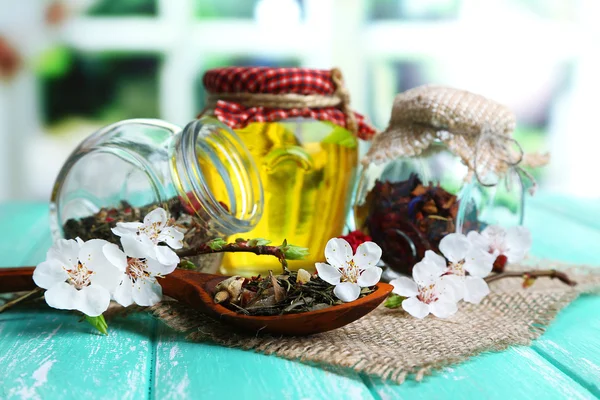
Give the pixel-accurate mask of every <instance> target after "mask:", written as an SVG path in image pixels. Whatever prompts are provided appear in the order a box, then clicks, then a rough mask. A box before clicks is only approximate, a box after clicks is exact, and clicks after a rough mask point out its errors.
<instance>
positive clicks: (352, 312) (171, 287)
mask: <svg viewBox="0 0 600 400" xmlns="http://www.w3.org/2000/svg"><path fill="white" fill-rule="evenodd" d="M33 269H34V268H31V267H24V268H0V293H6V292H18V291H26V290H33V289H34V288H35V284H34V283H33V279H32V275H33ZM226 278H227V276H223V275H211V274H203V273H200V272H194V271H187V270H181V269H177V270H175V271H174V272H173V273H172V274H170V275H167V276H166V277H165V278H164V279H161V281H160V284H161V286H162V287H163V293H164V294H165V295H167V296H169V297H172V298H174V299H177V300H179V301H180V302H182V303H185V304H187V305H188V306H190V307H192V308H194V309H196V310H199V311H201V312H203V313H206V314H208V315H210V316H212V317H214V318H215V319H218V320H219V321H223V322H227V323H229V324H232V325H235V326H237V327H239V328H242V329H243V330H245V331H247V332H252V333H257V332H267V333H272V334H277V335H292V336H305V335H311V334H314V333H320V332H326V331H330V330H332V329H337V328H340V327H342V326H344V325H347V324H349V323H351V322H353V321H356V320H357V319H359V318H361V317H364V316H365V315H366V314H368V313H369V312H371V311H372V310H374V309H375V308H376V307H377V306H378V305H379V304H381V303H382V302H383V301H384V300H385V298H386V297H387V296H388V294H389V293H390V292H391V291H392V289H393V287H392V286H391V285H388V284H387V283H382V282H380V283H378V284H377V286H376V287H375V291H374V292H373V293H371V294H369V295H367V296H365V297H362V298H360V299H358V300H355V301H353V302H350V303H344V304H341V305H336V306H332V307H328V308H325V309H322V310H318V311H309V312H304V313H297V314H285V315H276V316H250V315H244V314H239V313H237V312H235V311H232V310H230V309H228V308H226V307H224V306H222V305H220V304H215V303H214V301H213V295H214V291H215V286H216V285H217V284H218V283H219V282H221V281H222V280H224V279H226Z"/></svg>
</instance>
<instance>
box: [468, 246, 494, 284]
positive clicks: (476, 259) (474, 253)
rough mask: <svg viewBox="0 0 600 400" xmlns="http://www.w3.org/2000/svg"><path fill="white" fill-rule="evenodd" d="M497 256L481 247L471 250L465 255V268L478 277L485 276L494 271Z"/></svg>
mask: <svg viewBox="0 0 600 400" xmlns="http://www.w3.org/2000/svg"><path fill="white" fill-rule="evenodd" d="M495 259H496V257H495V256H494V255H492V254H490V253H488V252H487V251H483V250H481V249H479V248H473V249H471V250H469V252H468V253H467V256H466V257H465V263H464V265H463V267H464V269H465V270H466V271H467V272H469V274H471V275H473V276H476V277H478V278H485V277H486V276H488V275H489V274H490V272H492V268H493V267H494V260H495Z"/></svg>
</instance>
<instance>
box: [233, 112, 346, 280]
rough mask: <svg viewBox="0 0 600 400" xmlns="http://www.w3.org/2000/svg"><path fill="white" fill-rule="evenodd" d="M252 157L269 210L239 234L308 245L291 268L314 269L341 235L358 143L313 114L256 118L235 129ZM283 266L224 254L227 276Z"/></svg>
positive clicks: (275, 269)
mask: <svg viewBox="0 0 600 400" xmlns="http://www.w3.org/2000/svg"><path fill="white" fill-rule="evenodd" d="M235 132H236V134H237V135H238V137H239V138H240V140H241V141H242V142H243V143H244V144H245V145H246V147H247V148H248V150H249V152H250V154H251V155H252V157H253V159H254V161H255V163H256V165H257V167H258V170H259V171H260V177H261V181H262V185H263V188H264V201H265V203H264V212H263V216H262V218H261V220H260V222H259V223H258V225H257V226H256V227H255V228H254V229H253V230H252V231H250V232H248V233H244V234H243V235H236V236H234V237H233V238H232V239H234V238H236V237H244V238H246V237H251V238H255V237H261V238H266V239H269V240H271V241H272V242H273V243H274V244H280V243H281V242H282V241H283V240H284V239H287V241H288V242H289V243H292V244H294V245H296V246H302V247H307V248H308V249H309V252H310V255H309V256H308V257H307V258H306V259H304V260H297V261H290V268H292V269H298V268H304V269H307V270H309V271H314V268H315V262H318V261H323V254H324V247H325V244H326V243H327V241H328V240H329V239H330V238H332V237H335V236H339V235H341V234H342V232H343V230H344V224H345V221H346V217H347V215H348V211H349V208H350V200H351V195H352V190H353V185H354V182H355V174H356V167H357V162H358V146H357V144H358V143H357V142H358V141H357V139H356V138H355V136H354V135H353V134H352V133H351V132H349V131H348V130H346V129H345V128H342V127H340V126H338V125H335V124H333V123H331V122H327V121H317V120H314V119H309V118H294V119H286V120H282V121H277V122H266V123H265V122H253V123H250V124H248V125H246V126H245V127H243V128H239V129H235ZM280 268H281V266H280V265H279V263H278V261H277V260H276V259H274V258H270V257H269V258H267V257H262V258H258V257H257V256H255V255H253V254H248V253H231V254H227V255H226V256H225V259H224V262H223V267H222V272H223V273H225V274H228V275H230V274H242V275H253V274H254V275H255V274H259V273H260V274H265V273H267V271H268V270H274V271H277V270H279V269H280Z"/></svg>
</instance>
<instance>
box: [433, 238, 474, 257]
mask: <svg viewBox="0 0 600 400" xmlns="http://www.w3.org/2000/svg"><path fill="white" fill-rule="evenodd" d="M469 248H470V244H469V241H468V240H467V238H466V236H465V235H461V234H460V233H451V234H449V235H446V236H444V237H443V239H442V240H441V241H440V245H439V249H440V251H441V252H442V254H443V255H444V257H446V258H447V259H448V260H449V261H450V262H453V263H456V262H459V261H461V260H463V259H464V258H465V257H466V255H467V252H468V251H469Z"/></svg>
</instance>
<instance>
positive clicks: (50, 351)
mask: <svg viewBox="0 0 600 400" xmlns="http://www.w3.org/2000/svg"><path fill="white" fill-rule="evenodd" d="M526 223H527V224H528V226H529V227H530V229H531V230H532V233H533V237H534V245H533V254H534V255H537V256H543V257H549V258H550V257H551V258H555V259H560V260H564V261H570V262H577V263H592V264H600V201H589V200H585V201H584V200H573V199H568V198H564V197H558V196H552V195H548V194H543V195H538V196H537V197H535V198H533V199H531V201H530V202H529V204H528V207H527V209H526ZM50 244H51V239H50V233H49V228H48V207H47V205H46V204H22V203H20V204H4V205H1V206H0V267H2V266H6V267H8V266H17V265H34V264H36V263H38V262H40V261H41V260H42V259H43V258H44V257H45V253H46V250H47V249H48V247H49V246H50ZM71 398H73V399H83V398H93V399H96V398H102V399H144V398H148V399H182V398H194V399H198V398H202V399H204V398H206V399H220V400H226V399H255V398H256V399H271V398H273V399H319V398H327V399H338V398H344V399H347V398H357V399H395V398H400V399H403V398H411V399H412V398H426V399H428V398H432V399H521V398H523V399H528V398H537V399H565V398H566V399H593V398H600V296H583V297H581V298H579V299H578V300H576V301H575V302H574V303H572V304H571V305H570V306H568V307H567V308H566V309H565V310H563V311H562V312H561V313H560V314H559V316H558V317H557V319H556V320H555V321H554V323H553V324H552V325H551V326H550V327H549V329H548V330H547V332H546V333H545V334H544V335H543V336H542V337H541V338H540V339H539V340H537V341H536V342H535V343H534V344H533V346H531V347H514V348H511V349H510V350H508V351H505V352H501V353H490V354H484V355H480V356H478V357H475V358H473V359H472V360H471V361H469V362H466V363H464V364H460V365H457V366H453V367H451V368H446V369H444V370H442V371H439V372H437V373H435V374H434V375H433V376H430V377H426V378H425V380H424V381H423V382H421V383H419V382H415V381H413V380H409V381H407V382H406V383H404V384H403V385H400V386H398V385H392V384H386V383H383V382H380V381H377V380H373V379H370V378H369V377H366V376H361V375H358V374H356V373H354V372H348V371H343V370H342V371H335V370H334V371H324V370H321V369H319V368H317V367H314V366H309V365H304V364H301V363H297V362H291V361H287V360H283V359H279V358H275V357H270V356H265V355H261V354H255V353H250V352H245V351H242V350H233V349H226V348H222V347H219V346H214V345H209V344H199V343H189V342H186V341H185V340H184V337H183V336H182V335H180V334H177V333H174V332H173V331H171V330H170V329H169V328H168V327H166V326H165V325H163V324H162V323H161V322H159V321H157V320H155V319H153V318H151V317H149V316H147V315H143V314H137V315H133V316H129V317H127V318H121V319H115V320H112V321H111V324H110V335H109V336H108V337H104V336H101V335H97V334H94V333H93V331H92V330H91V329H90V328H88V326H87V325H85V324H82V323H78V322H77V319H76V318H75V317H74V315H72V314H68V313H66V312H59V311H56V310H52V309H50V308H40V309H36V310H32V309H31V308H25V309H20V310H19V309H13V310H9V311H7V312H5V313H3V314H0V399H71Z"/></svg>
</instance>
